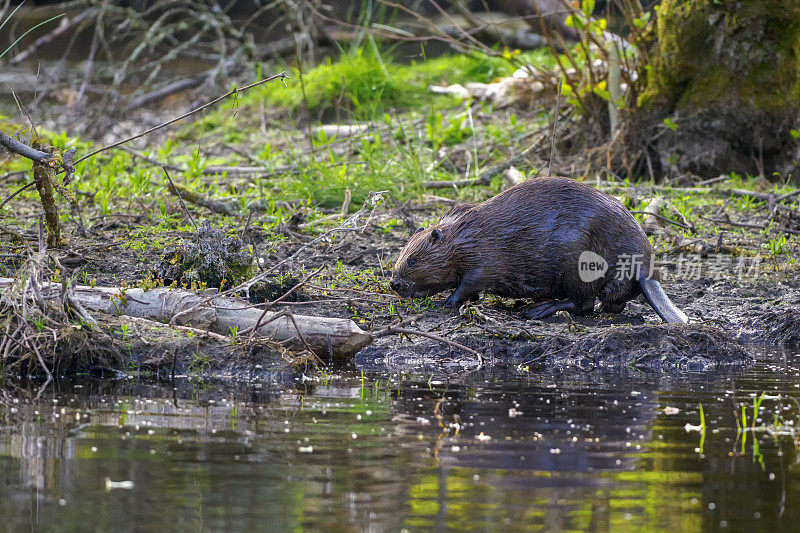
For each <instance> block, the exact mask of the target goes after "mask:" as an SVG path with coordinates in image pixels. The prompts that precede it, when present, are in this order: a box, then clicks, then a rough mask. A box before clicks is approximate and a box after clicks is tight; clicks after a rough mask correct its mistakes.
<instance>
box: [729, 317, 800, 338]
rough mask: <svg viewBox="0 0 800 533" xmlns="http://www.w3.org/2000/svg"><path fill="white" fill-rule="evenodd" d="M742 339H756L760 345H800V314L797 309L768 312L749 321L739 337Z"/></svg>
mask: <svg viewBox="0 0 800 533" xmlns="http://www.w3.org/2000/svg"><path fill="white" fill-rule="evenodd" d="M739 337H740V339H744V340H752V339H755V340H756V341H758V342H759V343H763V344H772V345H783V346H798V345H800V314H798V312H797V309H796V308H788V309H779V310H777V311H767V312H765V313H763V314H761V315H758V316H756V317H754V318H753V319H751V320H748V321H747V323H746V324H745V326H744V327H743V328H742V331H741V333H740V335H739Z"/></svg>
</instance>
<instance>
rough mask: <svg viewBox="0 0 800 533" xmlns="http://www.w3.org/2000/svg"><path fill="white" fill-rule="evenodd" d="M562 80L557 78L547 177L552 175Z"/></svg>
mask: <svg viewBox="0 0 800 533" xmlns="http://www.w3.org/2000/svg"><path fill="white" fill-rule="evenodd" d="M563 83H564V78H563V77H561V78H558V94H557V95H556V114H555V116H554V117H553V139H552V141H551V143H550V164H548V165H547V175H548V176H552V175H553V159H554V158H555V155H556V131H557V130H558V114H559V112H560V110H561V85H562V84H563Z"/></svg>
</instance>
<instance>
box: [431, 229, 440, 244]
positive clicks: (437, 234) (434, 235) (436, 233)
mask: <svg viewBox="0 0 800 533" xmlns="http://www.w3.org/2000/svg"><path fill="white" fill-rule="evenodd" d="M441 238H442V232H441V230H438V229H435V230H433V231H432V232H431V242H436V241H438V240H439V239H441Z"/></svg>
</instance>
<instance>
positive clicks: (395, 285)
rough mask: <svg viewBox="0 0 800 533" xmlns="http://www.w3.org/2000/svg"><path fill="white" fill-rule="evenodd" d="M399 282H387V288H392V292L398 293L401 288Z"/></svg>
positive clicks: (394, 280)
mask: <svg viewBox="0 0 800 533" xmlns="http://www.w3.org/2000/svg"><path fill="white" fill-rule="evenodd" d="M401 285H402V284H401V283H400V281H398V280H396V279H393V280H391V281H390V282H389V286H390V287H391V288H392V290H393V291H399V290H400V287H401Z"/></svg>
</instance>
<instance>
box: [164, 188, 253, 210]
mask: <svg viewBox="0 0 800 533" xmlns="http://www.w3.org/2000/svg"><path fill="white" fill-rule="evenodd" d="M167 189H168V190H169V192H171V193H172V194H174V195H176V196H178V197H179V198H180V197H183V198H185V199H186V201H187V202H190V203H193V204H195V205H201V206H203V207H205V208H207V209H209V210H211V211H213V212H215V213H219V214H220V215H227V216H229V217H240V216H241V215H240V214H239V212H238V209H237V207H236V205H235V204H234V203H232V202H225V201H223V200H215V199H213V198H208V197H206V196H204V195H202V194H200V193H198V192H195V191H190V190H189V189H187V188H186V187H184V186H183V185H176V184H174V183H172V180H170V182H169V184H168V185H167Z"/></svg>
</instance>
